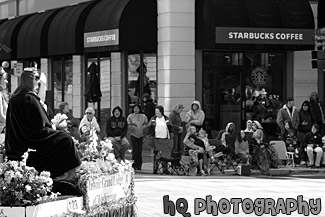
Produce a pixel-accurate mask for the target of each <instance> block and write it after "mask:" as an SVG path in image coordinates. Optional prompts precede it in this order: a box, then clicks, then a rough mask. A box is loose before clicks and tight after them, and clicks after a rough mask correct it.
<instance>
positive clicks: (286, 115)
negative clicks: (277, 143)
mask: <svg viewBox="0 0 325 217" xmlns="http://www.w3.org/2000/svg"><path fill="white" fill-rule="evenodd" d="M276 122H277V124H278V126H279V128H280V130H281V137H283V136H284V133H285V127H284V126H285V123H286V122H291V125H292V127H293V128H294V129H295V130H298V125H299V112H298V110H297V108H296V107H295V106H294V99H293V98H292V97H288V98H287V103H286V104H285V105H283V107H282V108H281V109H280V110H279V111H278V114H277V118H276Z"/></svg>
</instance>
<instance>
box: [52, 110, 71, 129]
mask: <svg viewBox="0 0 325 217" xmlns="http://www.w3.org/2000/svg"><path fill="white" fill-rule="evenodd" d="M67 120H68V116H67V115H66V114H61V113H57V114H56V115H55V116H54V118H53V119H52V120H51V122H52V128H53V129H55V130H60V131H63V132H69V131H68V122H67Z"/></svg>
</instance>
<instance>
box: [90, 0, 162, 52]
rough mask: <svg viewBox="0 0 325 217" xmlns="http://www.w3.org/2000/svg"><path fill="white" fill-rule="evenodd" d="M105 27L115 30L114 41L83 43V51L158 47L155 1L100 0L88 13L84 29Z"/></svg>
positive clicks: (96, 30)
mask: <svg viewBox="0 0 325 217" xmlns="http://www.w3.org/2000/svg"><path fill="white" fill-rule="evenodd" d="M107 30H114V31H117V32H118V34H117V35H118V36H117V37H118V39H117V41H118V43H117V44H114V45H108V46H105V45H104V46H101V45H98V46H93V47H85V51H86V52H100V51H107V50H111V51H113V50H154V51H155V50H157V1H156V0H101V1H99V2H98V3H97V4H96V5H95V6H94V7H93V9H92V10H91V11H90V13H89V15H88V17H87V21H86V23H85V30H84V32H85V33H86V34H87V33H88V34H89V33H90V34H91V33H95V32H101V31H107Z"/></svg>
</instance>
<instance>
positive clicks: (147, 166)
mask: <svg viewBox="0 0 325 217" xmlns="http://www.w3.org/2000/svg"><path fill="white" fill-rule="evenodd" d="M151 155H152V153H151V149H150V147H143V151H142V161H143V164H142V169H141V171H136V173H138V174H152V171H153V165H152V156H151ZM126 159H128V160H131V159H132V153H129V152H127V153H126ZM270 172H271V175H272V176H290V175H299V174H319V173H324V174H325V168H320V169H311V168H307V167H306V166H305V165H303V166H300V165H298V166H296V167H295V168H292V167H285V166H284V165H280V166H279V168H278V169H271V170H270ZM233 174H234V170H232V169H231V170H230V169H229V170H225V174H222V173H221V172H220V171H218V169H217V168H215V169H214V170H213V171H212V174H211V176H218V175H221V176H227V175H229V176H230V175H231V176H232V175H233ZM259 175H261V173H260V171H259V170H252V172H251V176H259ZM164 176H166V175H164Z"/></svg>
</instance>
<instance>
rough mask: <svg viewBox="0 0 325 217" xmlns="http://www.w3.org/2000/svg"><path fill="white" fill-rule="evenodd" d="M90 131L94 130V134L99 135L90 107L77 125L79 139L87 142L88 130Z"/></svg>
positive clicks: (93, 112) (93, 111)
mask: <svg viewBox="0 0 325 217" xmlns="http://www.w3.org/2000/svg"><path fill="white" fill-rule="evenodd" d="M92 129H95V131H96V133H97V134H99V132H100V128H99V125H98V123H97V120H96V118H95V110H94V109H93V108H92V107H88V108H87V109H86V111H85V115H84V117H83V118H82V119H81V121H80V124H79V133H80V138H81V139H82V140H83V141H86V140H88V137H89V135H90V130H92Z"/></svg>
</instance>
